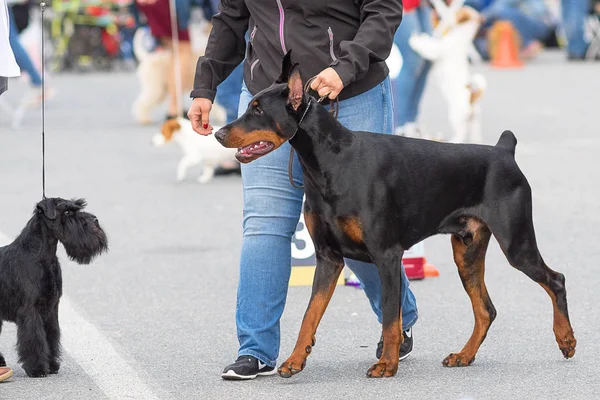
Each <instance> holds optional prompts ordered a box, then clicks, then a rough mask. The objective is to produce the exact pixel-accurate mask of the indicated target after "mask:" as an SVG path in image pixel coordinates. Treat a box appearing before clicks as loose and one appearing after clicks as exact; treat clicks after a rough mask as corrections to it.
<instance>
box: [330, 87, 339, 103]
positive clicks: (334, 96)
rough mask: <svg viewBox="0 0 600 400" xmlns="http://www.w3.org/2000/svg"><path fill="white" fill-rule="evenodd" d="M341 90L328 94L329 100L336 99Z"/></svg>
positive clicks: (334, 90)
mask: <svg viewBox="0 0 600 400" xmlns="http://www.w3.org/2000/svg"><path fill="white" fill-rule="evenodd" d="M340 92H341V90H336V89H333V90H332V91H331V92H330V93H329V98H330V99H331V100H333V99H335V98H336V97H338V95H339V94H340Z"/></svg>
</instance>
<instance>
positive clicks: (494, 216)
mask: <svg viewBox="0 0 600 400" xmlns="http://www.w3.org/2000/svg"><path fill="white" fill-rule="evenodd" d="M509 201H510V203H511V204H512V205H514V206H511V205H507V206H506V207H503V208H502V209H500V210H493V209H491V207H490V212H489V221H490V223H489V226H490V229H491V230H492V233H493V234H494V236H495V237H496V239H497V240H498V243H499V244H500V248H501V249H502V251H503V252H504V254H505V255H506V258H507V259H508V262H509V263H510V264H511V265H512V266H513V267H514V268H516V269H518V270H519V271H521V272H523V273H524V274H525V275H527V276H528V277H529V278H531V279H532V280H533V281H535V282H537V283H538V284H539V285H540V286H541V287H542V288H543V289H544V290H545V291H546V292H547V293H548V295H549V296H550V299H551V300H552V307H553V309H554V336H555V337H556V342H557V343H558V347H559V349H560V351H562V353H563V356H564V357H565V358H571V357H573V355H575V347H576V345H577V340H576V339H575V335H574V333H573V328H572V327H571V322H570V320H569V310H568V308H567V290H566V288H565V276H564V275H563V274H561V273H560V272H556V271H554V270H552V269H550V268H548V266H547V265H546V263H545V262H544V259H543V258H542V255H541V254H540V252H539V249H538V246H537V242H536V237H535V231H534V228H533V211H532V201H531V190H530V189H529V186H528V185H527V186H523V188H522V190H520V191H515V195H513V196H512V198H510V199H509ZM503 210H509V211H508V212H502V211H503Z"/></svg>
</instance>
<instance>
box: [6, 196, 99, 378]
mask: <svg viewBox="0 0 600 400" xmlns="http://www.w3.org/2000/svg"><path fill="white" fill-rule="evenodd" d="M85 206H86V202H85V200H83V199H77V200H65V199H61V198H46V199H44V200H42V201H40V202H39V203H38V204H37V205H36V208H35V211H34V213H33V217H31V219H30V220H29V222H28V223H27V225H26V226H25V228H24V229H23V231H22V232H21V234H20V235H19V236H18V237H17V238H16V239H15V241H14V242H12V243H11V244H9V245H8V246H4V247H0V330H1V328H2V321H10V322H14V323H16V324H17V350H18V353H19V362H21V363H23V369H24V370H25V372H27V375H28V376H30V377H45V376H46V375H47V374H48V373H50V374H56V373H58V369H59V368H60V328H59V326H58V303H59V300H60V297H61V295H62V277H61V269H60V264H59V262H58V257H57V256H56V249H57V245H58V242H59V241H60V242H61V243H62V244H63V246H64V247H65V250H66V251H67V255H68V256H69V258H71V259H72V260H73V261H75V262H77V263H79V264H89V263H90V262H91V261H92V260H93V259H94V257H96V256H98V255H100V254H102V253H103V252H105V251H108V240H107V238H106V234H105V233H104V231H103V230H102V228H101V227H100V224H99V223H98V218H96V216H94V215H92V214H90V213H87V212H84V211H82V210H83V209H84V207H85ZM5 365H6V362H5V361H4V357H3V356H2V354H0V366H5Z"/></svg>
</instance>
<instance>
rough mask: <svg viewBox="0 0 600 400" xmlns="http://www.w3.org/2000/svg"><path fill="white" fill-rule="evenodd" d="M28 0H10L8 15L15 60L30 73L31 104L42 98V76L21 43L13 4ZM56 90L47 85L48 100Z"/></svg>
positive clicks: (24, 3) (24, 2) (8, 2)
mask: <svg viewBox="0 0 600 400" xmlns="http://www.w3.org/2000/svg"><path fill="white" fill-rule="evenodd" d="M26 3H27V0H8V1H7V4H8V17H9V39H10V47H11V49H12V52H13V54H14V57H15V60H16V61H17V64H18V65H19V68H20V69H21V70H22V71H25V72H26V73H27V75H29V79H30V83H31V85H32V92H33V93H32V95H31V98H30V99H28V100H27V101H28V102H29V103H30V104H31V105H36V104H39V103H40V102H41V100H42V76H41V74H40V72H39V70H38V68H37V67H36V65H35V64H34V62H33V60H32V59H31V57H30V56H29V53H27V50H25V47H24V46H23V44H22V43H21V39H20V33H19V29H18V25H17V22H16V20H15V16H14V13H13V11H12V6H14V5H26ZM3 62H4V61H3ZM54 95H55V91H54V90H53V89H51V88H48V87H46V91H45V96H46V100H48V99H50V98H52V97H54Z"/></svg>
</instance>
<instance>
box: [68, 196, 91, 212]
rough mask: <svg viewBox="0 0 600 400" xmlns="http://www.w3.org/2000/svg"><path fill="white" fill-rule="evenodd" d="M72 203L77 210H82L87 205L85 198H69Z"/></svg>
mask: <svg viewBox="0 0 600 400" xmlns="http://www.w3.org/2000/svg"><path fill="white" fill-rule="evenodd" d="M71 201H72V202H73V204H74V207H73V208H75V209H76V210H77V211H79V210H83V209H84V208H85V207H86V206H87V201H85V199H73V200H71Z"/></svg>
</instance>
